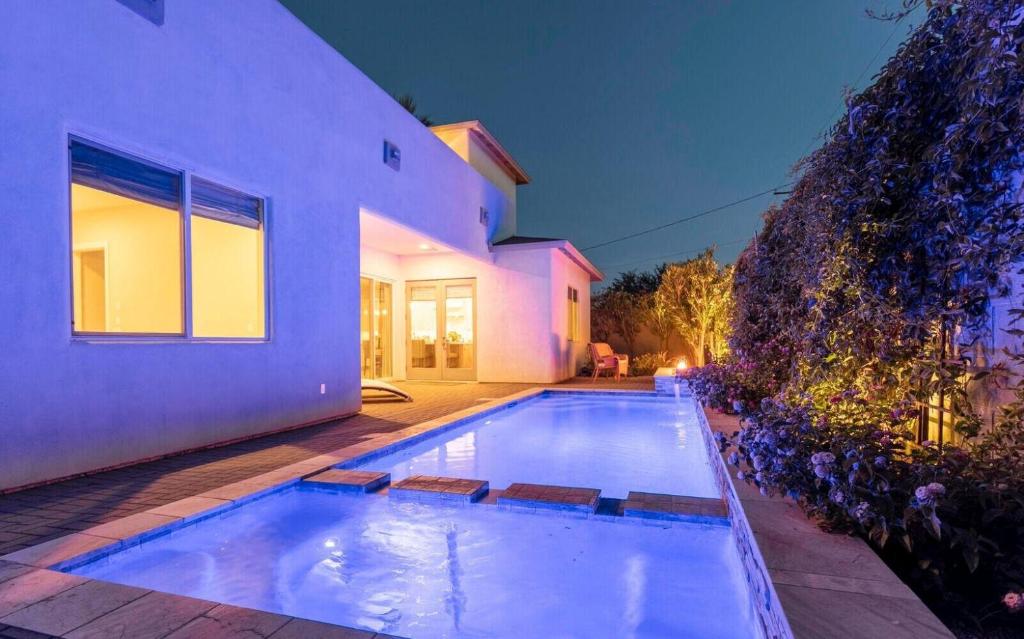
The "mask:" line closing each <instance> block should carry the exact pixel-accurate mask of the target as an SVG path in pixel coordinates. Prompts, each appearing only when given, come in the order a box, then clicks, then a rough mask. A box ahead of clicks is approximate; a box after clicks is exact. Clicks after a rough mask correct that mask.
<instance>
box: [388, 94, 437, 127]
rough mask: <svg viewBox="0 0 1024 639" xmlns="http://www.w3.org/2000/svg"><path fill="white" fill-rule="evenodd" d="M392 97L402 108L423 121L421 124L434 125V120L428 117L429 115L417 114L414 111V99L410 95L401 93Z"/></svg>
mask: <svg viewBox="0 0 1024 639" xmlns="http://www.w3.org/2000/svg"><path fill="white" fill-rule="evenodd" d="M394 98H395V100H396V101H397V102H398V103H399V104H400V105H402V108H403V109H405V110H406V111H408V112H409V113H411V114H413V115H415V116H416V117H417V118H419V120H420V122H422V123H423V126H434V121H433V120H431V119H430V116H429V115H418V114H417V113H416V100H415V99H413V97H412V96H411V95H409V94H408V93H403V94H402V95H396V96H394Z"/></svg>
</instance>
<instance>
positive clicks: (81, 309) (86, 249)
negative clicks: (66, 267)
mask: <svg viewBox="0 0 1024 639" xmlns="http://www.w3.org/2000/svg"><path fill="white" fill-rule="evenodd" d="M73 271H74V272H73V273H72V276H73V277H74V291H75V296H74V297H75V299H74V302H75V304H74V326H75V331H76V332H79V333H103V332H105V331H106V330H107V316H108V313H107V298H108V297H109V296H108V295H107V249H106V247H105V246H99V245H97V246H88V245H86V246H80V247H77V248H75V250H74V259H73Z"/></svg>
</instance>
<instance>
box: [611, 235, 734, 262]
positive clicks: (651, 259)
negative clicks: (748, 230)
mask: <svg viewBox="0 0 1024 639" xmlns="http://www.w3.org/2000/svg"><path fill="white" fill-rule="evenodd" d="M750 241H751V240H749V239H747V238H743V239H742V240H733V241H732V242H725V243H724V244H715V245H714V246H715V247H716V248H721V247H723V246H734V245H736V244H741V243H743V242H750ZM705 250H707V247H705V248H701V249H692V250H688V251H677V252H675V253H666V254H664V255H658V256H656V257H648V258H644V259H642V260H636V261H635V262H622V263H619V264H608V265H606V266H601V265H598V266H599V268H601V269H602V270H610V269H617V268H627V267H630V266H636V265H637V264H643V263H645V262H656V261H658V260H664V259H667V258H670V257H682V256H683V255H696V254H697V253H700V252H702V251H705Z"/></svg>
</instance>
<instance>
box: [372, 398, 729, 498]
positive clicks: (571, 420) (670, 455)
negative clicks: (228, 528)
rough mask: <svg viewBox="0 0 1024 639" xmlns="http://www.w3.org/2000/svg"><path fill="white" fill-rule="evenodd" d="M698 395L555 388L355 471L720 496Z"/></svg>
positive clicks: (609, 492)
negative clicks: (704, 436)
mask: <svg viewBox="0 0 1024 639" xmlns="http://www.w3.org/2000/svg"><path fill="white" fill-rule="evenodd" d="M694 411H695V407H694V405H693V402H692V401H691V400H689V399H684V400H683V401H677V400H676V399H675V398H667V397H665V398H663V397H655V396H641V395H609V394H604V395H590V396H585V395H581V394H568V393H565V394H562V393H551V394H548V395H543V396H541V397H538V398H536V399H532V400H528V401H525V402H523V403H521V404H518V405H516V406H514V407H512V408H509V409H506V410H503V411H500V412H497V413H494V414H493V415H491V416H488V417H485V418H482V419H478V420H473V421H471V422H468V423H467V424H464V425H462V426H460V427H458V428H456V429H453V430H451V431H448V432H446V433H442V434H440V435H437V436H434V437H430V438H429V439H427V440H425V441H423V442H421V443H419V444H417V445H415V446H412V447H410V448H406V449H402V450H399V451H397V452H395V453H393V454H391V455H387V456H385V457H381V458H377V459H371V460H370V461H367V462H365V463H362V464H360V465H359V466H358V468H361V469H366V470H381V471H388V472H390V473H391V480H392V481H398V480H400V479H403V478H405V477H408V476H410V475H437V476H441V477H462V478H467V479H485V480H487V481H489V482H490V486H491V488H506V487H508V485H509V484H511V483H513V482H526V483H535V484H550V485H556V486H573V487H579V488H599V489H601V496H602V497H617V498H624V497H626V495H627V494H628V493H629V491H631V490H636V491H643V492H655V493H669V494H673V495H689V496H693V497H718V496H719V492H718V488H717V487H716V485H715V482H714V480H713V476H712V474H711V468H710V466H709V463H708V455H707V449H706V448H705V447H704V443H703V441H702V439H701V434H700V430H699V425H698V422H697V416H696V413H695V412H694Z"/></svg>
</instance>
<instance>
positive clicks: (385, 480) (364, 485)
mask: <svg viewBox="0 0 1024 639" xmlns="http://www.w3.org/2000/svg"><path fill="white" fill-rule="evenodd" d="M304 481H305V482H306V483H309V484H318V487H324V488H334V489H337V490H341V491H345V492H357V493H370V492H373V491H375V490H377V489H378V488H381V487H382V486H386V485H387V484H389V483H390V482H391V473H379V472H376V471H371V470H340V469H337V468H332V469H330V470H325V471H324V472H322V473H317V474H316V475H313V476H312V477H307V478H306V479H305V480H304Z"/></svg>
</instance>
